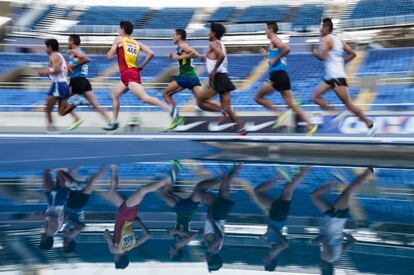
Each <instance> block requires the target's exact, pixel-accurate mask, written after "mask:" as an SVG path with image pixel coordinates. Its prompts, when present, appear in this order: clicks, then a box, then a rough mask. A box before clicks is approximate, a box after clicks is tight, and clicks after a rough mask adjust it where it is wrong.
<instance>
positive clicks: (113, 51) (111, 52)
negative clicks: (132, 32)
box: [106, 37, 121, 59]
mask: <svg viewBox="0 0 414 275" xmlns="http://www.w3.org/2000/svg"><path fill="white" fill-rule="evenodd" d="M120 41H121V39H120V37H115V39H114V42H113V43H112V47H111V49H110V50H109V52H108V53H107V54H106V56H108V59H112V58H114V56H115V54H116V50H117V49H118V46H119V42H120Z"/></svg>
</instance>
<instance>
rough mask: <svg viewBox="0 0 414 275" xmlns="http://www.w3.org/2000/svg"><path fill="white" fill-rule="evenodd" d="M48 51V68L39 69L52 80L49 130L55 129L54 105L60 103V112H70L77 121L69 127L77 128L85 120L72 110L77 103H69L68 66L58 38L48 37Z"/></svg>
mask: <svg viewBox="0 0 414 275" xmlns="http://www.w3.org/2000/svg"><path fill="white" fill-rule="evenodd" d="M45 45H46V53H47V54H48V55H49V64H48V68H45V69H42V70H39V72H38V74H39V75H40V76H49V78H50V80H51V81H52V85H51V86H50V89H49V92H48V93H47V99H46V109H45V111H46V115H47V122H48V127H47V128H48V130H50V131H54V130H55V127H54V126H53V119H52V110H53V107H54V106H55V105H56V103H58V106H59V114H60V115H61V116H64V115H66V114H68V113H70V114H71V115H72V116H73V118H74V119H75V121H74V122H73V123H72V125H71V126H70V127H69V128H68V129H69V130H73V129H76V128H77V127H78V126H79V125H80V124H81V123H82V122H83V121H82V120H81V119H80V118H79V117H78V116H77V115H76V114H75V113H74V112H73V111H72V110H73V109H74V108H76V106H75V105H69V104H68V98H69V85H68V82H67V75H68V66H67V63H66V61H65V58H64V57H63V56H62V55H61V54H60V53H59V43H58V41H57V40H56V39H48V40H46V41H45Z"/></svg>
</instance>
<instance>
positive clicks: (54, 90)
mask: <svg viewBox="0 0 414 275" xmlns="http://www.w3.org/2000/svg"><path fill="white" fill-rule="evenodd" d="M47 95H48V96H53V97H55V98H59V99H68V98H69V85H68V83H66V82H53V83H52V85H51V86H50V89H49V92H48V93H47Z"/></svg>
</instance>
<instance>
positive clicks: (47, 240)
mask: <svg viewBox="0 0 414 275" xmlns="http://www.w3.org/2000/svg"><path fill="white" fill-rule="evenodd" d="M53 241H54V240H53V236H48V235H46V233H43V234H42V235H41V236H40V244H39V248H40V249H42V250H50V249H52V248H53Z"/></svg>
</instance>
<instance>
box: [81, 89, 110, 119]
mask: <svg viewBox="0 0 414 275" xmlns="http://www.w3.org/2000/svg"><path fill="white" fill-rule="evenodd" d="M83 95H84V97H85V98H86V100H87V101H88V102H89V103H90V104H91V106H92V108H93V109H94V110H95V111H96V112H98V113H99V114H101V116H102V117H103V119H104V120H105V121H106V123H108V124H109V123H111V119H110V118H109V116H108V114H107V113H106V111H105V109H104V108H102V107H101V105H99V103H98V101H97V100H96V97H95V95H94V93H93V92H92V91H87V92H85V93H84V94H83Z"/></svg>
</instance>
